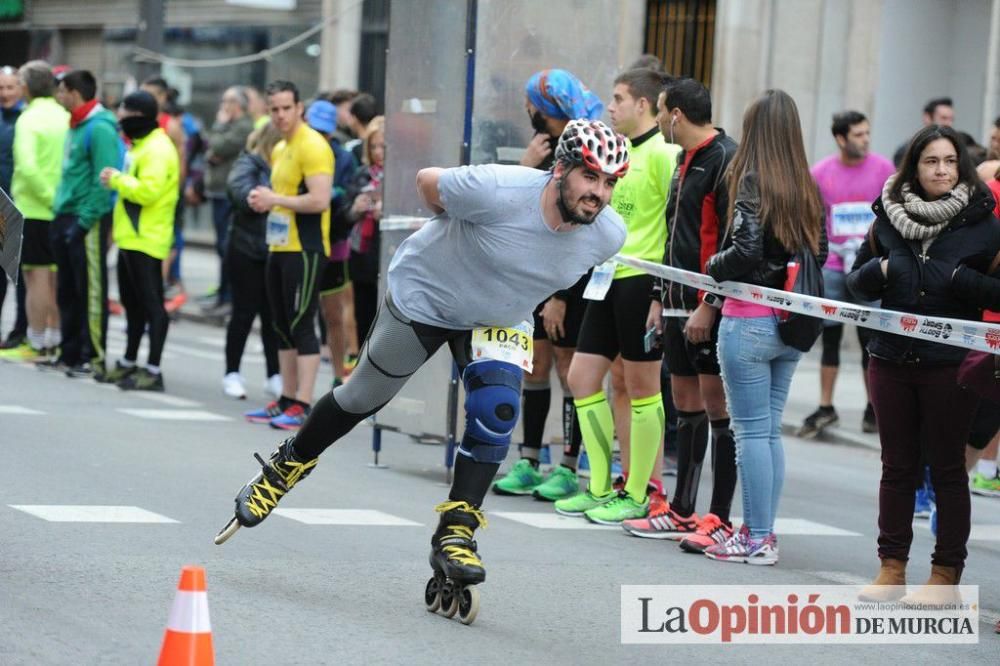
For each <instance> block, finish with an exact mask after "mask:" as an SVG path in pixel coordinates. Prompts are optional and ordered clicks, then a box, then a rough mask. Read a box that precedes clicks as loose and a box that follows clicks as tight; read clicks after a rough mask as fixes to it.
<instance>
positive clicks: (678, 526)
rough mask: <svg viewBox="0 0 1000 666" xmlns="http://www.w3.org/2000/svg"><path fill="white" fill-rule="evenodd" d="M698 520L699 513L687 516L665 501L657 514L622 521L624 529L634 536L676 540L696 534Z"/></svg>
mask: <svg viewBox="0 0 1000 666" xmlns="http://www.w3.org/2000/svg"><path fill="white" fill-rule="evenodd" d="M698 522H699V518H698V514H696V513H692V514H691V515H690V516H688V517H686V518H685V517H683V516H681V515H679V514H678V513H677V512H676V511H674V510H673V509H672V508H670V504H667V503H664V505H663V507H662V508H661V509H660V511H658V512H657V513H655V514H654V513H652V512H651V513H650V514H649V516H648V517H643V518H639V519H636V520H626V521H625V522H623V523H622V529H623V530H625V531H626V532H628V533H629V534H631V535H632V536H637V537H643V538H644V539H674V540H676V539H681V538H683V537H685V536H687V535H688V534H694V533H695V531H696V530H697V529H698Z"/></svg>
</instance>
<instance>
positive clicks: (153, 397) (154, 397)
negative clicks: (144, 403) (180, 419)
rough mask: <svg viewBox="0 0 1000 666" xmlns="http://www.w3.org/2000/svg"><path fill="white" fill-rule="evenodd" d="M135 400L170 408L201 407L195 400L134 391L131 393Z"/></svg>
mask: <svg viewBox="0 0 1000 666" xmlns="http://www.w3.org/2000/svg"><path fill="white" fill-rule="evenodd" d="M131 395H134V396H135V397H137V398H142V399H144V400H150V401H152V402H159V403H162V404H164V405H170V406H171V407H201V403H200V402H198V401H197V400H188V399H187V398H178V397H177V396H175V395H164V394H162V393H143V392H141V391H136V392H134V393H132V394H131Z"/></svg>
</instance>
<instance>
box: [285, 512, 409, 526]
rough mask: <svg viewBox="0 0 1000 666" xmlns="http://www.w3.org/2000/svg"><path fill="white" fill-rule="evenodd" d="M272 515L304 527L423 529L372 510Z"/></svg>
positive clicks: (404, 519)
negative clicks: (364, 526) (342, 526)
mask: <svg viewBox="0 0 1000 666" xmlns="http://www.w3.org/2000/svg"><path fill="white" fill-rule="evenodd" d="M273 513H276V514H278V515H279V516H284V517H285V518H290V519H292V520H294V521H296V522H299V523H304V524H306V525H366V526H377V527H382V526H389V527H410V526H415V527H423V526H422V525H421V524H420V523H415V522H413V521H412V520H407V519H406V518H400V517H399V516H394V515H392V514H389V513H384V512H382V511H375V510H372V509H275V510H274V511H273Z"/></svg>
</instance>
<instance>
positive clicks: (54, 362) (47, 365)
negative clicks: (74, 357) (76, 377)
mask: <svg viewBox="0 0 1000 666" xmlns="http://www.w3.org/2000/svg"><path fill="white" fill-rule="evenodd" d="M35 367H36V368H38V369H39V370H43V371H51V372H61V373H65V372H66V371H67V370H69V364H67V363H66V362H65V361H63V360H62V359H60V358H58V357H55V358H47V359H45V360H44V361H38V362H37V363H35Z"/></svg>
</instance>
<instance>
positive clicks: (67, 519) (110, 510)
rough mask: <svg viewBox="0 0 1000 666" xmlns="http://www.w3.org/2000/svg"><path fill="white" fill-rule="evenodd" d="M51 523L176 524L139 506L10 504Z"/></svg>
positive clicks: (171, 519)
mask: <svg viewBox="0 0 1000 666" xmlns="http://www.w3.org/2000/svg"><path fill="white" fill-rule="evenodd" d="M8 506H9V507H10V508H12V509H17V510H18V511H24V512H25V513H28V514H31V515H32V516H35V517H37V518H41V519H42V520H47V521H49V522H50V523H176V522H178V521H176V520H174V519H173V518H167V517H166V516H161V515H160V514H158V513H153V512H152V511H147V510H145V509H140V508H139V507H137V506H98V505H58V504H9V505H8Z"/></svg>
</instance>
